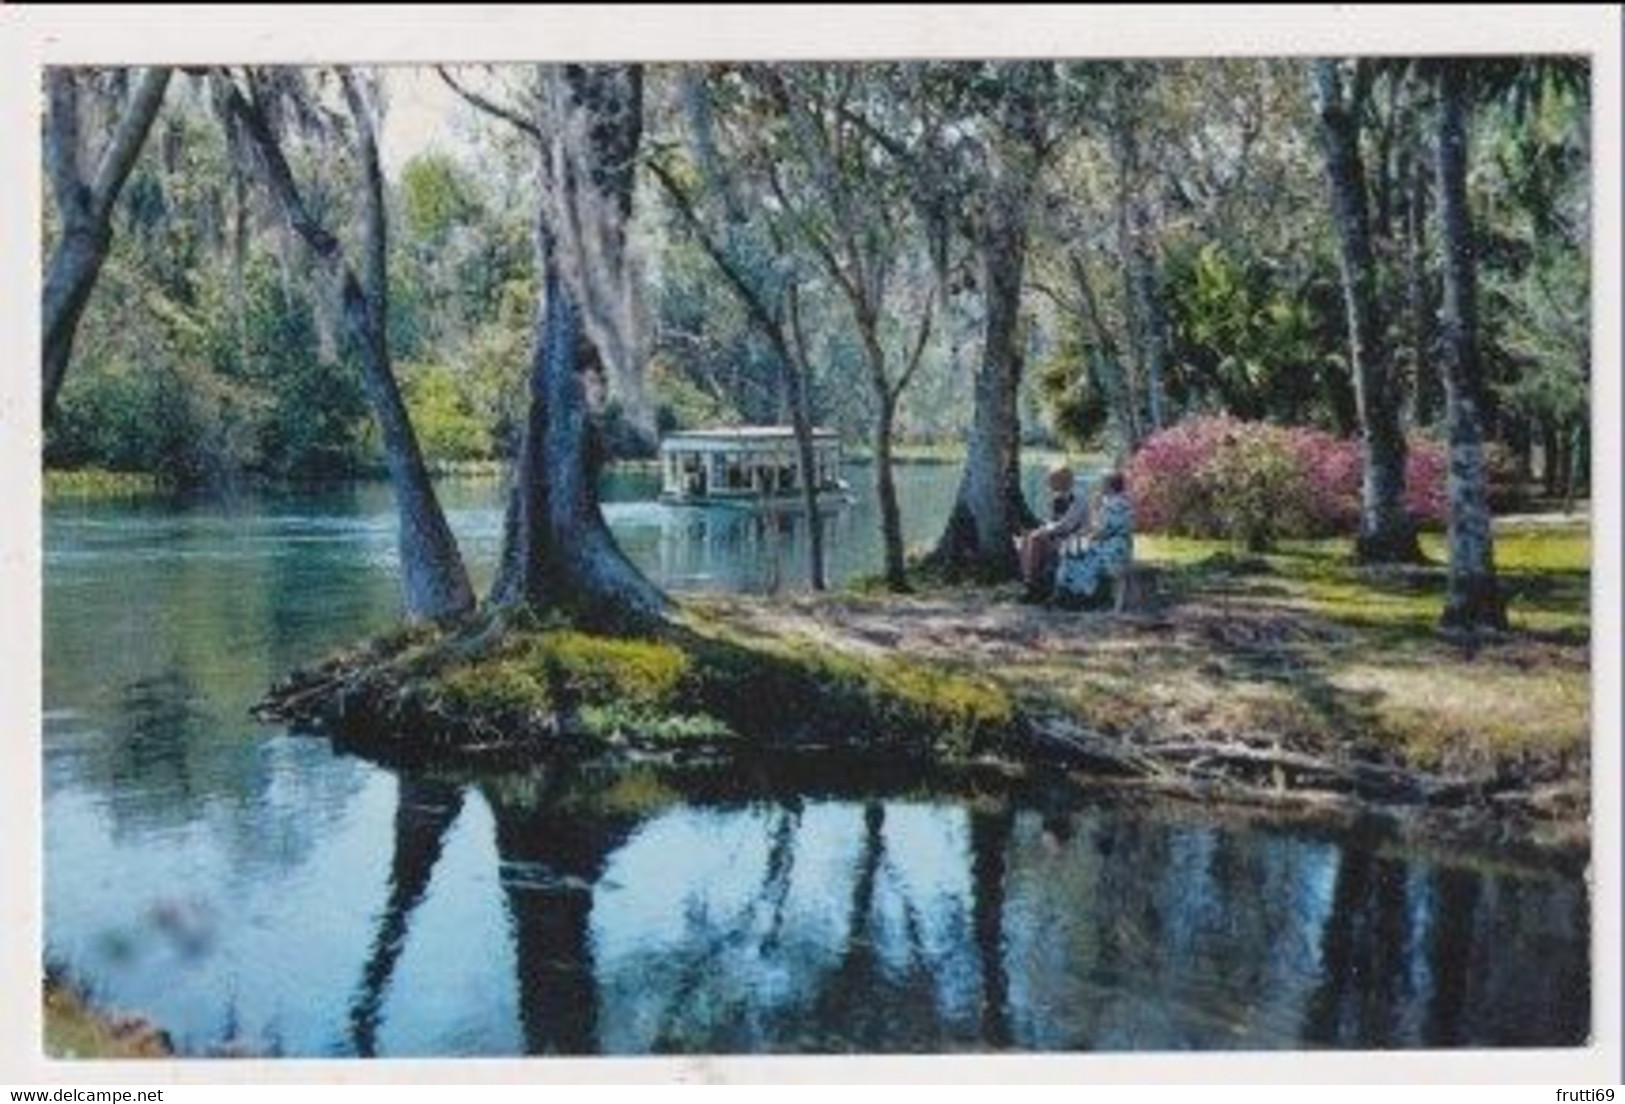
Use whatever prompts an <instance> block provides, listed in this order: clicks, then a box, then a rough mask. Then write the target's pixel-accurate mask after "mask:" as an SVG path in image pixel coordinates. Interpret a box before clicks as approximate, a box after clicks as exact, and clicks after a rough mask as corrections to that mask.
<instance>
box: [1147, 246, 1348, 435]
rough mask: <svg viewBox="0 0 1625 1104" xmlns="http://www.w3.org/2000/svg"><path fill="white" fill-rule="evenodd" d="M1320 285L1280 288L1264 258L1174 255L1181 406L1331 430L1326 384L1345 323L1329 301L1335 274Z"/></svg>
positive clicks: (1215, 249)
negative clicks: (1204, 405) (1205, 405)
mask: <svg viewBox="0 0 1625 1104" xmlns="http://www.w3.org/2000/svg"><path fill="white" fill-rule="evenodd" d="M1238 253H1239V254H1240V255H1239V256H1238V255H1237V254H1238ZM1317 279H1318V281H1319V288H1318V290H1316V289H1312V288H1311V287H1310V286H1306V285H1297V286H1293V285H1289V284H1285V283H1283V282H1282V280H1281V272H1280V268H1279V266H1278V265H1276V264H1275V263H1274V262H1273V261H1271V260H1270V259H1268V258H1265V257H1262V256H1259V255H1257V254H1249V253H1245V252H1241V251H1240V250H1239V249H1232V248H1226V247H1225V246H1222V245H1220V244H1218V243H1216V242H1207V243H1205V244H1203V245H1201V246H1200V247H1199V248H1197V249H1194V250H1186V251H1180V252H1175V253H1174V254H1173V255H1172V256H1170V257H1169V259H1168V264H1167V271H1166V280H1167V284H1168V298H1169V302H1170V314H1171V319H1170V321H1171V328H1172V336H1173V338H1174V347H1173V350H1172V354H1173V359H1174V361H1175V363H1176V364H1177V365H1179V371H1178V372H1177V373H1176V374H1175V385H1176V388H1177V389H1178V390H1179V391H1181V392H1183V393H1184V395H1185V396H1186V397H1187V401H1189V400H1206V402H1209V403H1212V404H1213V405H1216V406H1217V407H1218V408H1219V409H1222V410H1225V411H1226V412H1228V413H1231V414H1234V415H1236V416H1237V417H1242V418H1264V417H1272V418H1278V419H1281V420H1284V421H1290V422H1297V423H1307V422H1318V423H1321V424H1331V423H1332V421H1333V420H1334V419H1333V417H1332V413H1331V411H1330V410H1329V409H1328V408H1327V407H1325V406H1324V405H1323V404H1324V399H1325V386H1324V384H1325V376H1326V375H1327V374H1328V373H1330V372H1333V371H1335V370H1336V369H1335V367H1334V362H1333V361H1332V359H1331V358H1332V356H1333V354H1334V353H1335V351H1336V350H1338V349H1339V348H1340V341H1341V337H1342V334H1341V330H1340V327H1341V325H1342V318H1341V315H1340V314H1339V313H1338V311H1337V310H1336V309H1335V307H1336V303H1335V300H1333V299H1332V297H1331V295H1330V294H1328V292H1329V291H1330V290H1331V289H1333V288H1335V286H1336V285H1335V282H1334V281H1335V275H1334V274H1333V273H1331V272H1325V273H1320V274H1318V277H1317Z"/></svg>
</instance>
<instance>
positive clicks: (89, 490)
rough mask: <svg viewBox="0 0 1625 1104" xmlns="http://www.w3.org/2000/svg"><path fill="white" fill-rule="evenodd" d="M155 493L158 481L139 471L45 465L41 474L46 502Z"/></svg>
mask: <svg viewBox="0 0 1625 1104" xmlns="http://www.w3.org/2000/svg"><path fill="white" fill-rule="evenodd" d="M157 492H158V481H157V480H156V479H154V478H153V477H152V476H150V475H143V474H141V473H139V472H114V471H104V470H102V469H100V468H83V469H78V470H75V471H58V470H56V469H51V468H47V469H46V470H45V473H44V493H45V501H47V502H55V501H62V500H66V499H82V498H95V499H102V498H138V497H142V496H146V495H153V494H156V493H157Z"/></svg>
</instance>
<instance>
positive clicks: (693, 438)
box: [660, 426, 840, 452]
mask: <svg viewBox="0 0 1625 1104" xmlns="http://www.w3.org/2000/svg"><path fill="white" fill-rule="evenodd" d="M839 443H840V437H839V435H838V434H837V433H836V432H835V431H834V430H833V429H815V430H813V444H814V445H815V446H823V447H828V446H830V445H838V444H839ZM793 444H795V431H794V430H793V429H791V428H790V427H789V426H722V427H718V428H716V429H693V430H688V431H686V432H683V433H673V434H670V435H668V436H667V437H666V438H665V439H664V440H662V441H661V442H660V451H661V452H741V451H749V450H754V449H762V450H777V449H780V448H783V447H786V446H789V445H793Z"/></svg>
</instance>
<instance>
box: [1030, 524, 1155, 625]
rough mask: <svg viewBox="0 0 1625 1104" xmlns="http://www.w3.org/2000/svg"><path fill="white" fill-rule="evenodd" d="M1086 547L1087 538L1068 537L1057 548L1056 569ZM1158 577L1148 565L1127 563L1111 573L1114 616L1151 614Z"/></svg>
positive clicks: (1135, 561)
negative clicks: (1066, 558)
mask: <svg viewBox="0 0 1625 1104" xmlns="http://www.w3.org/2000/svg"><path fill="white" fill-rule="evenodd" d="M1087 547H1089V538H1088V537H1086V536H1082V535H1079V536H1073V537H1068V538H1067V539H1066V540H1065V541H1063V542H1062V543H1061V544H1060V546H1059V548H1058V552H1059V556H1058V558H1057V560H1056V564H1057V567H1058V566H1059V564H1060V561H1061V559H1064V558H1065V557H1067V556H1078V555H1082V554H1083V550H1084V549H1086V548H1087ZM1159 574H1160V573H1159V572H1158V570H1157V569H1156V568H1155V567H1152V566H1151V565H1150V564H1144V563H1140V562H1139V561H1137V560H1130V561H1129V562H1128V564H1126V565H1125V566H1124V568H1123V570H1121V571H1117V572H1113V573H1112V574H1111V575H1110V576H1108V577H1109V578H1110V579H1111V581H1112V604H1111V609H1112V612H1113V613H1143V612H1147V611H1149V610H1152V609H1154V608H1155V607H1156V605H1157V600H1158V591H1159V589H1160V588H1159V586H1158V575H1159Z"/></svg>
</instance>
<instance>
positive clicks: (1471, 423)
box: [1436, 62, 1507, 631]
mask: <svg viewBox="0 0 1625 1104" xmlns="http://www.w3.org/2000/svg"><path fill="white" fill-rule="evenodd" d="M1465 76H1466V74H1465V73H1464V71H1463V66H1462V65H1461V64H1460V63H1457V62H1443V63H1441V65H1440V69H1439V108H1438V111H1439V115H1438V135H1437V137H1438V141H1437V150H1436V156H1437V159H1438V160H1437V168H1438V182H1439V244H1440V246H1441V247H1442V249H1443V251H1444V303H1443V310H1442V311H1441V316H1442V322H1443V330H1444V384H1445V409H1446V412H1447V415H1448V420H1449V423H1450V479H1449V492H1450V581H1449V590H1448V593H1447V595H1446V598H1445V606H1444V615H1443V617H1442V618H1441V623H1442V624H1443V625H1444V626H1445V627H1446V628H1450V629H1465V630H1468V631H1472V630H1475V629H1480V628H1488V629H1505V628H1506V627H1507V620H1506V608H1505V606H1504V605H1503V604H1502V602H1501V595H1500V588H1499V586H1498V585H1497V582H1496V577H1495V544H1494V538H1493V536H1492V534H1491V530H1490V505H1489V481H1488V477H1487V475H1486V469H1485V463H1484V426H1483V421H1482V413H1481V411H1482V399H1483V380H1482V370H1481V367H1480V364H1479V357H1478V305H1477V302H1476V295H1475V293H1476V290H1477V289H1476V286H1475V285H1476V282H1477V271H1476V270H1477V261H1476V259H1475V257H1474V255H1473V234H1472V225H1471V222H1470V219H1469V215H1468V211H1467V104H1466V98H1467V97H1466V89H1465V88H1464V87H1463V84H1464V82H1465Z"/></svg>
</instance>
